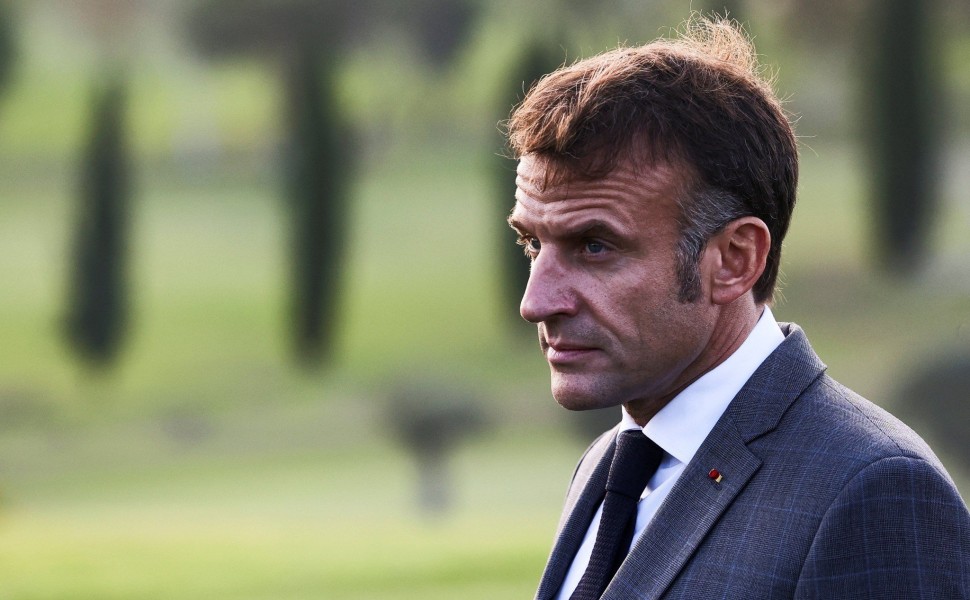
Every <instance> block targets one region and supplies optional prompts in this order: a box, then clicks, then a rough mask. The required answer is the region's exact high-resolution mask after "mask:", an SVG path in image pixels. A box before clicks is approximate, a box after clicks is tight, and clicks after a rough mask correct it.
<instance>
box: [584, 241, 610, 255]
mask: <svg viewBox="0 0 970 600" xmlns="http://www.w3.org/2000/svg"><path fill="white" fill-rule="evenodd" d="M584 248H585V250H586V252H587V253H588V254H601V253H603V252H606V244H604V243H603V242H597V241H595V240H589V241H587V242H586V243H585V246H584Z"/></svg>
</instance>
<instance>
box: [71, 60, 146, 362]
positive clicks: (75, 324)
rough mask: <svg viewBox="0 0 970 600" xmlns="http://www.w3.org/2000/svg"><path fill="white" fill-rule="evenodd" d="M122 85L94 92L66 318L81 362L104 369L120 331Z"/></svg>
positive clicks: (124, 195)
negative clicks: (81, 358)
mask: <svg viewBox="0 0 970 600" xmlns="http://www.w3.org/2000/svg"><path fill="white" fill-rule="evenodd" d="M124 107H125V83H124V80H123V78H122V77H121V76H120V75H118V74H113V75H111V76H109V77H108V78H107V80H106V81H105V82H104V83H103V84H102V85H101V86H99V87H98V89H97V90H96V93H95V95H94V101H93V103H92V111H91V132H90V138H89V140H88V146H87V149H86V150H85V154H84V159H83V162H82V165H81V183H80V188H79V189H80V206H79V214H78V221H77V228H76V231H75V239H74V255H73V260H74V269H73V271H72V273H71V275H72V279H71V286H70V296H69V299H68V306H67V314H66V319H65V321H66V329H67V337H68V340H69V342H70V344H71V345H72V346H73V348H74V349H75V351H77V352H78V353H79V354H80V355H81V356H82V357H83V358H85V359H87V360H89V361H90V362H91V363H92V364H93V365H96V366H105V365H107V364H108V363H110V362H111V361H112V360H113V359H114V358H115V357H116V356H117V354H118V350H119V348H120V346H121V342H122V339H123V336H124V332H125V325H126V320H127V310H126V308H127V307H126V285H125V263H126V260H125V259H126V225H127V209H128V202H129V195H130V189H129V177H130V174H129V160H128V152H127V147H126V143H125V115H124Z"/></svg>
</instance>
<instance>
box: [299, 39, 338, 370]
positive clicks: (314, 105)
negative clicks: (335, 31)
mask: <svg viewBox="0 0 970 600" xmlns="http://www.w3.org/2000/svg"><path fill="white" fill-rule="evenodd" d="M334 66H335V65H334V61H333V57H332V56H329V55H326V54H323V58H322V59H321V53H319V52H318V51H317V49H316V44H315V43H313V42H312V41H311V40H309V39H306V40H305V42H304V45H303V47H302V48H301V49H300V52H299V54H298V56H297V59H296V61H295V62H294V63H293V64H292V65H291V71H290V73H289V77H288V79H287V82H286V97H287V100H288V116H289V121H288V123H289V131H288V147H287V154H286V162H285V165H284V167H285V168H286V169H287V184H288V190H287V191H288V198H289V201H290V210H291V218H292V232H291V240H292V243H293V248H292V252H293V257H292V260H293V275H292V277H293V283H292V286H293V288H292V309H291V310H292V313H291V317H292V323H293V335H294V342H295V349H296V353H297V357H298V358H299V359H301V360H302V361H303V363H304V364H306V365H314V364H316V363H317V361H318V360H319V359H320V358H321V357H323V358H326V357H328V356H329V355H330V353H331V351H332V345H333V333H334V325H335V323H336V320H337V304H338V300H339V285H340V274H341V270H342V269H341V267H342V262H343V259H344V252H343V249H344V247H345V245H346V240H347V235H346V229H347V227H346V213H347V208H348V202H349V198H348V187H349V182H350V179H351V168H352V164H351V163H352V155H353V147H352V142H351V140H350V139H349V138H350V136H349V131H348V130H347V127H346V126H345V124H344V122H343V119H342V117H341V116H340V114H339V110H338V108H337V104H336V98H335V94H336V90H335V85H334V80H333V72H334Z"/></svg>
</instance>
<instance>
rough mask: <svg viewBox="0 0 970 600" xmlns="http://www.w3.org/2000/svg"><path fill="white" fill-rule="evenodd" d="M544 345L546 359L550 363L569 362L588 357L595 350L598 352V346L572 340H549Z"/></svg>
mask: <svg viewBox="0 0 970 600" xmlns="http://www.w3.org/2000/svg"><path fill="white" fill-rule="evenodd" d="M542 345H543V349H544V350H545V353H546V360H548V361H549V363H550V364H567V363H571V362H576V361H581V360H584V359H586V358H588V357H589V355H590V354H592V353H593V352H596V348H593V347H591V346H584V345H582V344H577V343H572V342H562V341H557V342H548V341H547V342H545V343H543V344H542Z"/></svg>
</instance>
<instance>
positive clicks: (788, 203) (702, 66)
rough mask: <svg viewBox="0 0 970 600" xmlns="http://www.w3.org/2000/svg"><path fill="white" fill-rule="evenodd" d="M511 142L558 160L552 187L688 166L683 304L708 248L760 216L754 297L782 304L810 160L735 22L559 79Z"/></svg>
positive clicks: (551, 166) (529, 106)
mask: <svg viewBox="0 0 970 600" xmlns="http://www.w3.org/2000/svg"><path fill="white" fill-rule="evenodd" d="M509 139H510V143H511V147H512V149H513V151H514V152H515V155H516V157H517V158H521V157H522V156H525V155H532V156H534V157H536V158H539V159H541V160H542V161H544V162H545V163H546V166H547V170H546V172H547V175H548V176H549V178H550V182H552V181H555V180H557V179H595V178H598V177H602V176H603V175H605V174H607V173H609V172H610V171H612V170H614V169H615V168H616V167H617V166H618V165H619V164H620V163H621V162H623V161H625V160H632V161H633V162H634V164H637V165H639V166H650V165H652V164H654V163H658V162H660V163H666V164H671V165H676V166H678V167H679V168H680V169H682V170H683V171H684V172H685V174H686V176H687V177H688V179H689V181H688V182H687V184H688V185H687V188H686V189H685V190H684V191H685V194H684V195H683V197H680V198H678V199H677V200H678V202H679V204H680V208H681V214H680V217H679V218H680V225H681V231H682V238H681V241H680V248H679V250H678V260H679V262H680V265H679V277H680V279H681V287H682V290H681V297H682V298H683V299H684V301H692V300H694V299H696V297H697V294H698V289H697V281H696V277H697V273H696V263H697V260H698V257H699V256H700V252H701V249H702V248H703V246H704V243H705V242H706V240H707V239H708V238H709V237H710V236H711V235H712V234H713V233H715V232H716V231H718V230H719V229H720V228H721V227H723V226H724V225H725V224H726V223H728V222H729V221H731V220H733V219H735V218H738V217H741V216H748V215H750V216H755V217H758V218H759V219H761V220H762V221H764V223H765V224H766V225H767V226H768V230H769V231H770V233H771V248H770V251H769V253H768V257H767V264H766V267H765V271H764V274H763V275H762V276H761V278H760V280H759V281H758V282H757V284H756V285H755V287H754V289H753V292H754V295H755V299H756V301H758V302H761V303H763V302H769V301H770V300H771V298H772V295H773V292H774V288H775V283H776V281H777V278H778V269H779V265H780V262H781V246H782V240H783V239H784V237H785V233H786V231H787V229H788V224H789V221H790V219H791V214H792V210H793V209H794V205H795V188H796V185H797V182H798V152H797V148H796V142H795V136H794V133H793V131H792V128H791V125H790V123H789V121H788V119H787V117H786V116H785V113H784V110H783V109H782V107H781V103H780V102H779V100H778V99H777V97H776V96H775V94H774V92H773V91H772V89H771V84H770V82H769V81H767V80H765V79H764V78H763V77H762V73H761V69H760V67H759V66H758V62H757V58H756V55H755V52H754V48H753V47H752V45H751V44H750V42H749V41H748V39H747V38H746V37H745V35H744V34H743V33H742V32H740V31H738V30H737V29H736V28H735V27H734V26H733V25H732V24H731V23H729V22H727V21H715V22H712V21H707V20H698V21H694V22H691V23H689V24H688V25H687V26H686V27H685V31H684V35H683V36H682V37H681V38H679V39H674V40H666V39H662V40H657V41H655V42H652V43H650V44H647V45H645V46H641V47H638V48H619V49H617V50H614V51H612V52H607V53H604V54H601V55H598V56H595V57H592V58H589V59H586V60H583V61H580V62H577V63H575V64H574V65H572V66H568V67H564V68H562V69H560V70H558V71H556V72H554V73H552V74H550V75H547V76H546V77H545V78H543V79H542V80H541V81H540V82H539V83H538V84H537V85H536V86H535V87H534V88H533V89H532V90H531V91H530V92H529V93H528V94H527V96H526V98H525V99H524V100H523V102H522V103H521V104H520V105H519V107H518V108H517V109H516V110H515V112H514V113H513V115H512V118H511V120H510V121H509Z"/></svg>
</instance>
